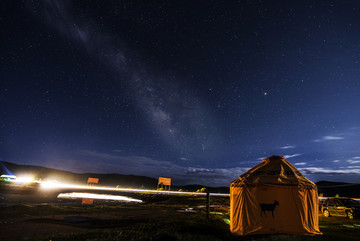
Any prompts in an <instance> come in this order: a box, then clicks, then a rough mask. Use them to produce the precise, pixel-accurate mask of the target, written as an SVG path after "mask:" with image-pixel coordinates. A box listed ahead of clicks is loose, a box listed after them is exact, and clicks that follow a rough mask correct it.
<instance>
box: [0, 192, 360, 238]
mask: <svg viewBox="0 0 360 241" xmlns="http://www.w3.org/2000/svg"><path fill="white" fill-rule="evenodd" d="M211 204H212V205H214V206H213V207H212V213H211V215H210V218H209V219H208V220H206V218H205V217H206V215H205V212H204V205H205V199H204V198H199V197H187V198H169V199H167V200H163V201H158V202H152V203H148V204H141V205H136V204H131V205H130V204H129V205H95V206H57V205H13V206H0V222H1V226H0V235H3V236H0V239H1V240H5V239H3V238H4V237H7V240H21V239H22V240H200V241H201V240H209V241H211V240H263V241H265V240H290V241H291V240H326V241H331V240H336V241H339V240H359V237H360V220H359V219H355V220H348V219H346V218H341V217H330V218H325V217H322V216H320V223H319V224H320V229H321V231H322V232H323V233H324V235H319V236H303V235H261V236H246V237H237V236H233V235H231V234H230V232H229V225H228V223H227V220H228V218H229V213H228V200H226V199H221V198H213V199H212V203H211ZM19 231H20V232H19Z"/></svg>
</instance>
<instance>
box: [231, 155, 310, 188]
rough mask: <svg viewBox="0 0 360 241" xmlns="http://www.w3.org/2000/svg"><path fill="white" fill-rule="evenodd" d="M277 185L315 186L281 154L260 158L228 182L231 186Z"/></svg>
mask: <svg viewBox="0 0 360 241" xmlns="http://www.w3.org/2000/svg"><path fill="white" fill-rule="evenodd" d="M257 185H277V186H303V187H311V188H316V185H315V184H314V183H313V182H312V181H310V180H309V179H307V178H306V177H305V176H304V175H302V174H301V172H300V171H299V170H298V169H296V168H295V167H294V166H293V165H292V164H291V163H289V162H288V161H286V160H285V158H284V157H283V156H271V157H268V158H264V159H262V162H261V163H259V164H258V165H256V166H255V167H253V168H251V169H250V170H248V171H247V172H245V173H244V174H242V175H241V176H240V177H239V178H238V179H236V180H235V181H233V182H231V183H230V186H231V187H240V186H257Z"/></svg>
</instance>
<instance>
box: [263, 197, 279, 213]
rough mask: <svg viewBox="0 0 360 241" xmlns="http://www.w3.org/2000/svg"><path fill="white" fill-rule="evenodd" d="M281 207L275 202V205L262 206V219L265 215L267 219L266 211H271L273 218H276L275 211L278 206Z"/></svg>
mask: <svg viewBox="0 0 360 241" xmlns="http://www.w3.org/2000/svg"><path fill="white" fill-rule="evenodd" d="M277 205H279V202H278V201H276V200H275V201H274V203H273V204H266V203H262V204H260V207H261V217H262V215H263V213H264V215H265V217H266V211H270V212H271V215H272V217H274V210H275V208H276V206H277Z"/></svg>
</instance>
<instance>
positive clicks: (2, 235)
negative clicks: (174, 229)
mask: <svg viewBox="0 0 360 241" xmlns="http://www.w3.org/2000/svg"><path fill="white" fill-rule="evenodd" d="M187 214H188V213H187V212H179V211H177V210H175V209H174V210H171V209H165V208H155V207H154V208H149V207H146V208H141V209H120V210H118V211H116V210H115V211H113V212H108V211H107V212H106V213H99V212H96V213H91V212H89V213H82V214H68V215H64V214H60V215H46V216H27V217H9V218H7V217H1V218H0V240H24V239H36V238H40V237H46V236H52V235H58V234H69V233H79V232H86V231H88V230H89V229H93V228H111V227H121V226H124V225H129V224H131V223H137V222H157V221H161V220H165V219H167V218H169V217H176V216H184V215H187Z"/></svg>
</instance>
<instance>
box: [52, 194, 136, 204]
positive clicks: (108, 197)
mask: <svg viewBox="0 0 360 241" xmlns="http://www.w3.org/2000/svg"><path fill="white" fill-rule="evenodd" d="M58 198H70V199H76V198H90V199H101V200H114V201H123V202H138V203H141V202H142V201H141V200H139V199H134V198H129V197H125V196H116V195H107V194H93V193H78V192H73V193H60V194H59V195H58Z"/></svg>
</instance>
